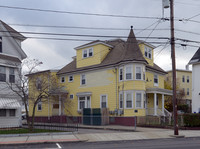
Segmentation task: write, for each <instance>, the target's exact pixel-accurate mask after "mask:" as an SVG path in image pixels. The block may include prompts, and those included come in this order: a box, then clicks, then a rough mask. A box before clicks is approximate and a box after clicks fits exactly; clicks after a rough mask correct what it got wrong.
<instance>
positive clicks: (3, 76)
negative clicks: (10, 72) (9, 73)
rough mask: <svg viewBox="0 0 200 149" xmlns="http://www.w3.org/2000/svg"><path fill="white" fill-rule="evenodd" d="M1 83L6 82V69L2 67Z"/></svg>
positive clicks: (0, 69)
mask: <svg viewBox="0 0 200 149" xmlns="http://www.w3.org/2000/svg"><path fill="white" fill-rule="evenodd" d="M0 82H6V67H4V66H0Z"/></svg>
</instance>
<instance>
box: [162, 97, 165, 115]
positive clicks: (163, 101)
mask: <svg viewBox="0 0 200 149" xmlns="http://www.w3.org/2000/svg"><path fill="white" fill-rule="evenodd" d="M164 105H165V99H164V94H162V114H163V115H165V114H164V109H165V107H164Z"/></svg>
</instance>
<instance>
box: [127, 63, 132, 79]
mask: <svg viewBox="0 0 200 149" xmlns="http://www.w3.org/2000/svg"><path fill="white" fill-rule="evenodd" d="M125 70H126V80H131V79H132V72H133V71H132V66H131V65H130V66H126V69H125Z"/></svg>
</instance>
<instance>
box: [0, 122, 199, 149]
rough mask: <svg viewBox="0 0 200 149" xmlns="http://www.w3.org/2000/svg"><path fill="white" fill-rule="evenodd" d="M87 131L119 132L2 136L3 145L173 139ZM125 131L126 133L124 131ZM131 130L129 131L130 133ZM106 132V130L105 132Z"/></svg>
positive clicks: (168, 133) (142, 131)
mask: <svg viewBox="0 0 200 149" xmlns="http://www.w3.org/2000/svg"><path fill="white" fill-rule="evenodd" d="M80 127H81V128H83V127H84V128H86V129H89V128H90V129H104V130H105V129H109V130H113V129H114V130H118V131H113V132H109V133H108V132H104V133H84V134H80V133H78V132H76V133H49V134H34V135H23V136H14V135H12V136H6V135H4V136H2V135H0V145H1V144H24V143H44V142H56V143H57V142H80V141H88V142H96V141H122V140H144V139H162V138H173V133H174V132H173V130H170V129H160V128H159V129H158V128H143V127H137V128H136V131H134V129H135V128H134V127H126V126H112V125H109V126H106V127H101V126H80ZM123 130H124V131H123ZM128 130H129V131H128ZM105 131H106V130H105ZM179 134H180V135H184V136H185V137H200V130H179Z"/></svg>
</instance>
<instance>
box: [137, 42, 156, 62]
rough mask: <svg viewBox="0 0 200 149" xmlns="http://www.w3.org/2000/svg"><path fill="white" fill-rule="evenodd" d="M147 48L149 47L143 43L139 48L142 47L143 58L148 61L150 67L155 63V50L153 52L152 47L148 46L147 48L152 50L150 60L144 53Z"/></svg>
mask: <svg viewBox="0 0 200 149" xmlns="http://www.w3.org/2000/svg"><path fill="white" fill-rule="evenodd" d="M145 46H147V45H146V44H143V43H142V44H139V47H140V50H141V51H142V55H143V57H144V58H145V59H146V61H147V62H148V63H149V65H150V66H153V62H154V50H153V48H152V47H150V46H147V47H149V48H151V49H152V58H151V59H149V58H147V57H145V53H144V49H145Z"/></svg>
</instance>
